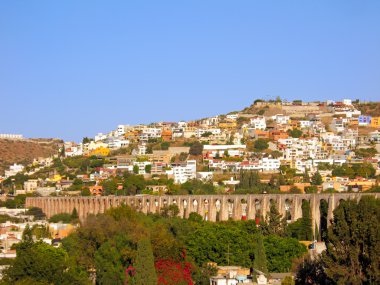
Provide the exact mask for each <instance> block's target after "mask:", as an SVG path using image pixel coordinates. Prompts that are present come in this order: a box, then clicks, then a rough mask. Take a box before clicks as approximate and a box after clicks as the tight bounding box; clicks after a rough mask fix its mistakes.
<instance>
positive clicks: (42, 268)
mask: <svg viewBox="0 0 380 285" xmlns="http://www.w3.org/2000/svg"><path fill="white" fill-rule="evenodd" d="M16 250H17V256H16V258H15V260H14V263H13V265H11V266H10V267H9V268H8V269H7V270H5V272H4V277H3V282H4V284H46V285H47V284H57V285H61V284H62V285H63V284H65V285H66V284H67V285H69V284H78V285H79V284H90V282H89V279H88V276H87V274H86V272H85V271H83V270H82V269H81V268H79V267H77V266H75V265H74V264H72V262H71V260H70V259H69V257H68V255H67V253H66V251H65V250H64V249H63V248H55V247H53V246H51V245H48V244H46V243H44V242H42V241H41V242H36V243H30V242H22V243H20V244H18V245H17V246H16Z"/></svg>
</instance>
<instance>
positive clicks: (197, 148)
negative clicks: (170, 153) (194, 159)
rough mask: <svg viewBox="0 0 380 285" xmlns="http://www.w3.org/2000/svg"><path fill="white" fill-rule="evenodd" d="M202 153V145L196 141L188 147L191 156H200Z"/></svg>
mask: <svg viewBox="0 0 380 285" xmlns="http://www.w3.org/2000/svg"><path fill="white" fill-rule="evenodd" d="M202 151H203V144H201V143H200V142H198V141H196V142H194V143H193V144H192V145H191V146H190V150H189V154H191V155H201V154H202Z"/></svg>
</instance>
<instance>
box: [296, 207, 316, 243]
mask: <svg viewBox="0 0 380 285" xmlns="http://www.w3.org/2000/svg"><path fill="white" fill-rule="evenodd" d="M298 238H299V240H310V241H311V240H313V229H312V221H311V211H310V203H309V201H306V200H303V201H302V218H301V230H300V233H299V236H298Z"/></svg>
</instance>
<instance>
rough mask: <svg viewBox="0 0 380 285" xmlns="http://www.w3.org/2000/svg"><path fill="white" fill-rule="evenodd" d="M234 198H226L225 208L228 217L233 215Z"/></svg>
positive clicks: (230, 217)
mask: <svg viewBox="0 0 380 285" xmlns="http://www.w3.org/2000/svg"><path fill="white" fill-rule="evenodd" d="M234 208H235V205H234V200H233V199H228V200H227V209H228V219H233V217H234V210H235V209H234Z"/></svg>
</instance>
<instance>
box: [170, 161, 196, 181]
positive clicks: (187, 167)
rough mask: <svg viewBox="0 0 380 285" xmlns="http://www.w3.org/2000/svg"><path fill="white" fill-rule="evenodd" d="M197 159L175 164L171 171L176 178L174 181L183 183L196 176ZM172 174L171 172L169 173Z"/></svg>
mask: <svg viewBox="0 0 380 285" xmlns="http://www.w3.org/2000/svg"><path fill="white" fill-rule="evenodd" d="M196 171H197V161H196V160H188V161H187V162H186V164H180V165H175V166H173V168H172V170H171V172H172V175H173V178H174V183H176V184H183V183H185V182H186V181H188V180H191V179H195V178H196ZM168 174H170V172H169V173H168Z"/></svg>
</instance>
